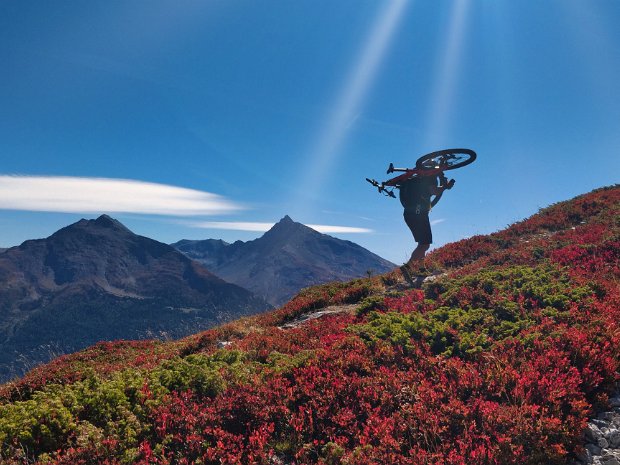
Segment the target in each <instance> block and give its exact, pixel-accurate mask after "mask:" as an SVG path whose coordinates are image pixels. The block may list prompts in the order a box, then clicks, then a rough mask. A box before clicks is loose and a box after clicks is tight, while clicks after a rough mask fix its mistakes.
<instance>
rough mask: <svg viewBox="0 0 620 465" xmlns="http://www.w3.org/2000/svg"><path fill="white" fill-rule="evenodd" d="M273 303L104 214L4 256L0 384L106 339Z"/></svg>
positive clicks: (178, 332) (179, 328)
mask: <svg viewBox="0 0 620 465" xmlns="http://www.w3.org/2000/svg"><path fill="white" fill-rule="evenodd" d="M267 308H269V305H268V304H267V303H266V302H265V301H264V300H262V299H260V298H257V297H255V296H253V295H252V294H251V293H250V292H248V291H246V290H245V289H241V288H239V287H238V286H235V285H233V284H229V283H226V282H224V281H223V280H221V279H220V278H218V277H216V276H214V275H213V274H211V273H210V272H209V271H207V270H206V269H204V268H203V267H202V266H200V265H199V264H198V263H195V262H192V261H191V260H189V259H188V258H187V257H185V256H184V255H183V254H181V253H179V252H178V251H176V250H175V249H174V248H172V247H170V246H169V245H166V244H162V243H160V242H157V241H154V240H152V239H148V238H146V237H142V236H138V235H136V234H134V233H132V232H131V231H130V230H129V229H127V228H126V227H125V226H123V225H122V224H121V223H119V222H118V221H116V220H114V219H112V218H110V217H108V216H106V215H103V216H101V217H99V218H97V219H96V220H81V221H79V222H77V223H75V224H72V225H70V226H67V227H66V228H63V229H61V230H60V231H57V232H56V233H54V234H53V235H51V236H50V237H48V238H46V239H40V240H31V241H26V242H24V243H23V244H22V245H20V246H19V247H13V248H11V249H8V250H6V251H5V252H4V253H2V254H0V381H6V380H7V379H10V377H12V376H15V375H16V374H17V375H19V374H23V372H24V370H25V369H28V368H31V367H32V366H35V365H37V364H38V363H41V362H47V361H49V360H50V358H52V357H53V356H58V355H60V354H63V353H67V352H73V351H75V350H78V349H82V348H84V347H88V346H89V345H91V344H94V343H96V342H98V341H102V340H114V339H121V338H124V339H143V338H153V337H158V336H166V337H181V336H186V335H188V334H192V333H194V332H196V331H200V330H202V329H206V328H209V327H211V326H213V325H215V324H220V323H222V322H224V321H228V320H231V319H233V318H238V317H239V316H242V315H248V314H251V313H256V312H258V311H262V310H265V309H267Z"/></svg>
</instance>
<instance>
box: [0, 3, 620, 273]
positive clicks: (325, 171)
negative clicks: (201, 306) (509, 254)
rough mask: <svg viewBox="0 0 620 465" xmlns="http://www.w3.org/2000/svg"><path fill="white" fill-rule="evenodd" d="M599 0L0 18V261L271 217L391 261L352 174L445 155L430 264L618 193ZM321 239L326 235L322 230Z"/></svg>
mask: <svg viewBox="0 0 620 465" xmlns="http://www.w3.org/2000/svg"><path fill="white" fill-rule="evenodd" d="M618 21H620V2H618V1H617V0H591V1H586V0H581V1H576V0H557V1H554V0H545V1H542V2H541V1H539V0H523V1H519V2H513V1H502V0H495V1H491V0H475V1H474V0H454V1H448V0H446V1H442V2H435V1H422V0H417V1H416V0H384V1H365V0H346V1H345V0H339V1H333V0H329V1H324V0H296V1H290V2H286V1H281V0H280V1H272V0H262V1H260V2H257V1H252V0H229V1H224V0H218V1H215V0H213V1H200V2H198V1H189V0H184V1H180V2H179V1H158V0H152V1H146V0H142V1H126V2H124V1H123V2H121V1H110V0H107V1H96V0H91V1H89V2H82V1H69V0H64V1H60V2H47V1H27V0H26V1H13V2H2V3H0V64H1V69H2V71H1V72H0V247H7V246H13V245H18V244H19V243H21V242H22V241H24V240H26V239H31V238H39V237H46V236H48V235H50V234H51V233H53V232H54V231H56V230H57V229H59V228H60V227H63V226H65V225H67V224H69V223H71V222H74V221H77V220H78V219H80V218H82V217H87V218H92V217H95V216H97V215H98V214H100V213H109V214H111V215H112V216H114V217H116V218H118V219H120V220H121V221H122V222H123V223H125V224H126V225H127V226H128V227H130V228H131V229H132V230H134V231H135V232H136V233H139V234H142V235H145V236H149V237H152V238H154V239H158V240H161V241H163V242H174V241H177V240H179V239H182V238H190V239H202V238H205V239H206V238H222V239H224V240H227V241H234V240H237V239H241V240H249V239H253V238H256V237H258V236H260V235H261V234H262V233H261V230H263V229H265V228H266V227H268V226H269V224H272V223H274V222H276V221H278V220H279V219H280V218H281V217H283V216H284V215H286V214H288V215H290V216H291V217H292V218H293V219H294V220H296V221H299V222H302V223H305V224H309V225H315V227H316V228H318V229H319V230H323V231H329V233H330V234H332V235H335V236H337V237H340V238H344V239H348V240H352V241H354V242H357V243H359V244H361V245H363V246H364V247H367V248H368V249H370V250H372V251H373V252H375V253H378V254H379V255H381V256H383V257H385V258H388V259H390V260H392V261H395V262H402V261H404V260H406V259H407V258H408V256H409V254H410V252H411V250H412V248H413V246H414V243H413V239H412V238H411V237H410V233H409V231H408V229H407V228H406V226H405V224H404V222H403V220H402V211H401V207H400V205H399V203H398V201H397V200H394V199H388V198H384V197H381V196H379V195H378V194H377V193H376V191H373V189H372V188H371V187H370V186H369V185H368V184H367V183H366V182H365V181H364V178H365V177H374V178H377V179H379V180H383V179H385V178H386V175H385V170H386V168H387V166H388V164H389V163H390V162H394V163H395V164H396V165H409V166H412V165H413V164H414V163H415V160H416V159H417V158H418V157H419V156H420V155H423V154H425V153H427V152H431V151H434V150H439V149H443V148H451V147H466V148H471V149H473V150H475V151H476V152H477V153H478V160H477V161H476V162H475V163H474V164H472V165H470V166H468V167H465V168H462V169H461V170H457V171H453V172H452V173H451V174H452V176H453V177H454V178H456V185H455V187H454V189H453V190H452V191H450V192H447V193H446V194H445V195H444V198H443V199H442V200H441V202H440V203H439V204H438V205H437V206H436V207H435V209H434V210H433V211H432V212H431V219H432V220H433V221H434V223H435V224H434V231H433V232H434V238H435V245H436V246H439V245H441V244H444V243H446V242H451V241H455V240H458V239H461V238H464V237H468V236H471V235H473V234H485V233H489V232H492V231H496V230H498V229H501V228H504V227H505V226H507V225H509V224H511V223H513V222H515V221H518V220H520V219H523V218H524V217H527V216H529V215H531V214H533V213H535V212H536V211H537V210H538V209H539V208H541V207H545V206H547V205H549V204H551V203H554V202H557V201H560V200H565V199H568V198H571V197H573V196H575V195H578V194H581V193H585V192H587V191H590V190H592V189H594V188H597V187H600V186H604V185H610V184H614V183H616V182H618V180H619V179H618V178H619V176H618V175H619V174H620V151H619V150H618V149H619V147H620V86H619V85H618V84H617V81H618V76H620V46H619V44H620V29H618V28H617V27H616V25H617V23H618ZM334 231H335V232H334Z"/></svg>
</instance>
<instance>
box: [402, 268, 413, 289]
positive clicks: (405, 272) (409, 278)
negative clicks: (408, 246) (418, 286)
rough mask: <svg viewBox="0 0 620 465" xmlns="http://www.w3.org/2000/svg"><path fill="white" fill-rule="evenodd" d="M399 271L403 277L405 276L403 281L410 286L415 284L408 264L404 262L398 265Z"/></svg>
mask: <svg viewBox="0 0 620 465" xmlns="http://www.w3.org/2000/svg"><path fill="white" fill-rule="evenodd" d="M400 272H401V273H402V275H403V278H405V281H407V282H408V283H409V284H410V285H411V286H415V281H414V279H413V278H412V276H411V272H410V271H409V265H407V264H406V263H405V264H404V265H402V266H401V267H400Z"/></svg>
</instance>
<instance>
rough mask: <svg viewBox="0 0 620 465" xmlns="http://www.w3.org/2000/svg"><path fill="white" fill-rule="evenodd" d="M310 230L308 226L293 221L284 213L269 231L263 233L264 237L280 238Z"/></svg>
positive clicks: (287, 237) (288, 237)
mask: <svg viewBox="0 0 620 465" xmlns="http://www.w3.org/2000/svg"><path fill="white" fill-rule="evenodd" d="M309 231H312V229H310V228H309V227H307V226H305V225H303V224H301V223H298V222H296V221H293V220H292V219H291V217H290V216H288V215H285V216H284V218H282V219H281V220H280V221H278V222H277V223H276V224H274V225H273V226H272V227H271V229H270V230H269V231H267V232H266V233H265V236H264V237H269V238H272V239H273V238H276V237H277V238H279V239H280V240H282V239H286V240H288V239H290V238H291V237H292V236H293V235H296V234H300V233H303V232H306V233H307V232H309Z"/></svg>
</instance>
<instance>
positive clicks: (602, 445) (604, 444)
mask: <svg viewBox="0 0 620 465" xmlns="http://www.w3.org/2000/svg"><path fill="white" fill-rule="evenodd" d="M598 446H599V447H600V448H602V449H606V448H608V447H609V442H608V441H607V439H605V438H599V439H598Z"/></svg>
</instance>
